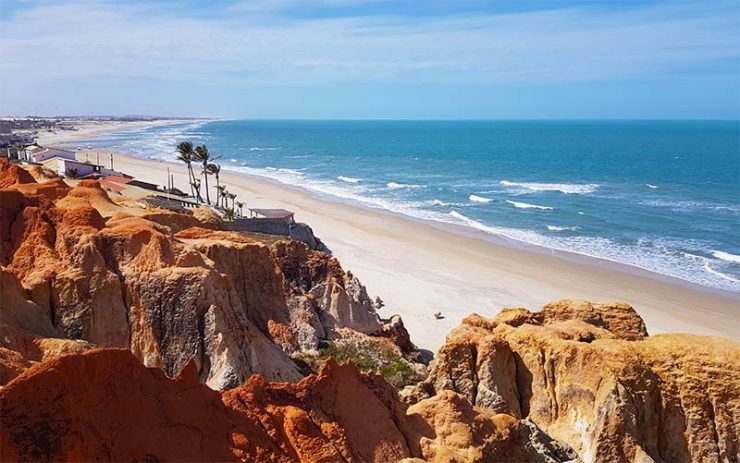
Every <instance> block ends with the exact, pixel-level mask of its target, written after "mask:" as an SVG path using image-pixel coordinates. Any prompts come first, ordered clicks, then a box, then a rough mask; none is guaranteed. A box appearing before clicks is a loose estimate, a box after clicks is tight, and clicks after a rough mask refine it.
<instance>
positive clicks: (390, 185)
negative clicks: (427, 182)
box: [385, 182, 424, 190]
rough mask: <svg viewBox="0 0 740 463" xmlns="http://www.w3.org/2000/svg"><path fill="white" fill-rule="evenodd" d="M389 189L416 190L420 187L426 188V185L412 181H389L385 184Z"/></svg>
mask: <svg viewBox="0 0 740 463" xmlns="http://www.w3.org/2000/svg"><path fill="white" fill-rule="evenodd" d="M385 186H387V187H388V188H389V189H391V190H404V189H407V190H416V189H418V188H424V185H414V184H411V183H396V182H388V183H386V184H385Z"/></svg>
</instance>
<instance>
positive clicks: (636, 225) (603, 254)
mask: <svg viewBox="0 0 740 463" xmlns="http://www.w3.org/2000/svg"><path fill="white" fill-rule="evenodd" d="M184 140H191V141H193V142H194V143H196V144H201V143H205V144H207V145H208V147H209V149H210V150H211V151H212V152H214V153H216V154H220V155H221V156H222V158H221V159H220V161H219V162H220V163H221V164H222V165H223V167H224V168H225V169H231V170H235V171H242V172H246V173H249V174H255V175H260V176H263V177H269V178H272V179H275V180H278V181H280V182H284V183H286V184H289V185H293V186H298V187H301V188H305V189H307V190H310V191H312V192H314V193H316V194H319V195H322V196H325V197H327V198H330V199H339V200H343V201H350V202H356V203H359V204H362V205H364V206H368V207H374V208H381V209H387V210H390V211H394V212H396V213H400V214H406V215H408V216H412V217H415V218H419V219H426V220H433V221H437V222H445V223H452V224H458V225H463V226H467V227H471V228H474V229H477V230H481V231H484V232H486V233H490V234H492V235H498V236H504V237H507V238H510V239H514V240H518V241H520V242H523V243H529V244H536V245H540V246H544V247H548V248H553V249H559V250H567V251H571V252H576V253H580V254H584V255H589V256H594V257H599V258H604V259H609V260H613V261H617V262H621V263H625V264H630V265H634V266H638V267H641V268H644V269H647V270H651V271H654V272H657V273H660V274H663V275H668V276H672V277H677V278H680V279H683V280H686V281H689V282H693V283H697V284H700V285H704V286H707V287H711V288H719V289H725V290H731V291H740V124H739V123H738V122H737V121H638V122H634V121H267V120H265V121H253V120H223V121H210V122H188V123H177V124H173V125H169V126H161V127H154V128H146V129H136V130H129V131H122V132H117V133H112V134H108V135H105V136H102V137H99V138H96V139H91V140H83V141H80V142H75V145H81V146H87V145H91V146H93V147H94V146H101V147H103V146H104V147H109V148H114V149H119V150H122V151H126V152H130V153H132V154H135V155H138V156H142V157H147V158H155V159H173V158H174V156H175V154H174V147H175V145H176V143H178V142H180V141H184ZM163 183H164V181H163Z"/></svg>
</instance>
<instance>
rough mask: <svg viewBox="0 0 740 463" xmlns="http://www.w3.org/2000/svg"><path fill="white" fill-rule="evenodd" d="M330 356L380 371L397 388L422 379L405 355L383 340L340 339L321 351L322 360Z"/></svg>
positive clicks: (375, 371) (364, 369) (365, 371)
mask: <svg viewBox="0 0 740 463" xmlns="http://www.w3.org/2000/svg"><path fill="white" fill-rule="evenodd" d="M329 356H332V357H334V360H336V361H337V362H338V363H343V362H346V361H350V362H352V363H353V364H354V365H355V366H356V367H357V369H358V370H360V371H362V372H364V373H370V372H373V373H380V374H381V375H382V376H383V377H384V378H385V379H386V381H388V382H389V383H391V384H392V385H393V386H395V387H397V388H401V387H403V386H406V385H407V384H411V383H414V382H416V381H418V380H419V379H420V378H418V375H417V374H416V372H415V371H414V370H413V369H412V368H411V366H410V365H409V363H408V362H407V361H406V360H405V359H404V358H403V357H401V356H400V355H398V354H397V353H396V352H394V351H393V349H392V348H390V347H389V346H387V345H385V344H383V343H382V342H359V343H358V342H351V341H350V342H348V341H343V340H340V341H338V342H335V343H332V344H330V345H329V346H328V347H326V348H324V349H321V350H320V351H319V357H320V358H321V359H322V360H326V359H327V358H328V357H329Z"/></svg>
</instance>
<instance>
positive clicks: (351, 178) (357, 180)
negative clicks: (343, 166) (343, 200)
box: [337, 175, 362, 183]
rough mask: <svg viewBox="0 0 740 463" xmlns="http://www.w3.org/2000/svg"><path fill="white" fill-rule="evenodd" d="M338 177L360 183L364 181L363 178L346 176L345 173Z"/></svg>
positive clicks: (349, 181) (345, 180)
mask: <svg viewBox="0 0 740 463" xmlns="http://www.w3.org/2000/svg"><path fill="white" fill-rule="evenodd" d="M337 179H339V180H341V181H343V182H347V183H360V182H361V181H362V179H361V178H354V177H345V176H344V175H340V176H338V177H337Z"/></svg>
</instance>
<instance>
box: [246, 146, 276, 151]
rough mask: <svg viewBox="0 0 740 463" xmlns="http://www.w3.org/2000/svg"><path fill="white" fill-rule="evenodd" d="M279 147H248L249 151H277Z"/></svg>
mask: <svg viewBox="0 0 740 463" xmlns="http://www.w3.org/2000/svg"><path fill="white" fill-rule="evenodd" d="M279 149H280V148H279V147H278V148H270V147H267V148H262V147H260V146H253V147H251V148H249V151H277V150H279Z"/></svg>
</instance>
